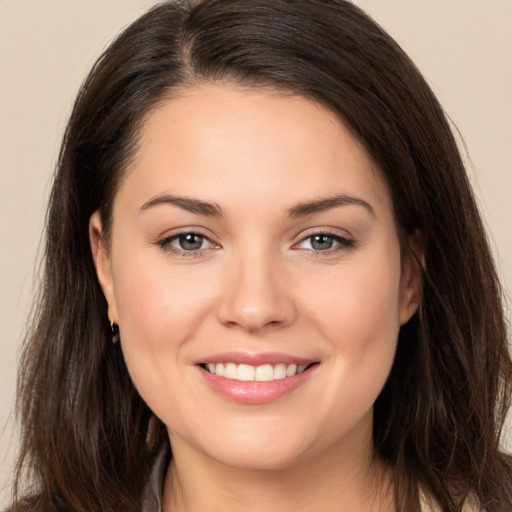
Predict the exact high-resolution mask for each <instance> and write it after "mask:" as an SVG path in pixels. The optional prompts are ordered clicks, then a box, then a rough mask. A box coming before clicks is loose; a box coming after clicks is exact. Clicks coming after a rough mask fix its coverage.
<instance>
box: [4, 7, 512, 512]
mask: <svg viewBox="0 0 512 512" xmlns="http://www.w3.org/2000/svg"><path fill="white" fill-rule="evenodd" d="M47 229H48V240H47V249H46V279H45V282H44V285H43V289H42V292H41V297H40V301H39V309H38V311H37V315H36V318H35V319H34V327H33V330H32V332H31V333H30V336H29V339H28V340H27V345H26V348H25V351H24V354H23V358H22V362H21V366H20V367H21V369H22V370H21V375H20V390H19V391H20V395H19V407H20V413H21V419H22V425H23V428H24V430H23V439H22V451H21V454H20V458H19V462H18V468H19V477H18V482H19V484H18V485H21V481H22V480H21V479H22V476H23V471H22V470H23V468H24V467H25V466H26V465H27V464H28V467H29V469H30V470H31V471H32V472H33V474H34V476H35V483H36V486H35V488H34V489H33V491H32V492H29V491H24V490H22V489H21V488H19V489H18V490H19V493H18V495H19V500H18V502H17V503H15V506H14V510H45V511H46V510H73V511H74V510H77V511H78V510H80V511H81V510H123V511H126V510H146V511H153V510H160V509H161V510H163V511H171V510H172V511H182V510H183V511H189V512H190V511H195V510H246V511H247V510H265V511H272V510H283V509H284V508H285V507H293V508H295V509H296V510H311V509H313V507H314V508H315V510H352V511H359V510H361V511H363V510H364V511H372V510H381V511H396V510H400V511H407V512H409V511H416V510H435V509H436V508H435V507H438V509H440V510H443V511H456V510H462V507H465V510H466V509H468V507H470V508H469V509H474V510H478V509H479V508H481V509H484V510H487V511H499V510H509V509H510V508H511V506H512V489H511V484H510V478H509V476H510V458H509V456H507V455H505V454H503V453H501V452H500V451H499V447H498V443H499V436H500V431H501V428H502V424H503V420H504V417H505V414H506V412H507V410H508V406H509V396H510V379H511V366H510V358H509V355H508V351H507V344H506V329H505V323H504V319H503V312H502V305H501V303H500V291H499V283H498V281H497V278H496V273H495V270H494V267H493V263H492V259H491V256H490V253H489V249H488V246H487V242H486V238H485V234H484V231H483V228H482V224H481V220H480V217H479V214H478V211H477V208H476V206H475V202H474V199H473V196H472V193H471V190H470V187H469V184H468V180H467V177H466V174H465V171H464V167H463V164H462V162H461V159H460V156H459V153H458V150H457V147H456V144H455V141H454V139H453V136H452V134H451V132H450V129H449V126H448V124H447V122H446V120H445V117H444V115H443V112H442V109H441V108H440V106H439V104H438V102H437V101H436V100H435V98H434V97H433V95H432V93H431V91H430V90H429V88H428V86H427V85H426V84H425V82H424V80H423V79H422V77H421V75H420V74H419V73H418V71H417V70H416V69H415V67H414V65H413V64H412V63H411V62H410V60H409V59H408V58H407V57H406V56H405V55H404V54H403V52H402V51H401V50H400V48H399V47H398V46H397V45H396V44H395V43H394V42H393V41H392V40H391V39H390V38H389V36H387V35H386V34H385V33H383V31H382V30H381V29H380V28H379V27H378V26H376V25H375V23H374V22H372V21H371V20H369V19H368V18H367V17H366V16H365V15H364V14H363V13H361V12H360V11H359V10H358V9H357V8H356V7H355V6H353V5H352V4H351V3H349V2H344V1H333V0H315V1H313V2H312V1H296V2H288V1H284V0H277V1H276V0H272V1H270V0H267V1H264V0H256V1H255V0H236V1H232V0H231V1H227V0H209V1H196V2H169V3H164V4H162V5H160V6H158V7H156V8H155V9H153V10H151V11H150V12H149V13H148V14H146V15H145V16H143V17H142V18H141V19H139V20H138V21H137V22H135V23H134V24H133V25H131V26H130V27H128V28H127V29H126V31H125V32H124V33H123V34H122V35H121V36H120V37H119V38H118V39H117V40H116V41H115V42H114V43H113V44H112V45H111V46H110V48H109V49H108V50H107V51H106V52H105V54H104V55H103V56H102V58H101V59H100V60H99V61H98V63H97V64H96V65H95V67H94V69H93V70H92V72H91V74H90V76H89V78H88V79H87V81H86V83H85V84H84V86H83V87H82V90H81V92H80V94H79V96H78V99H77V102H76V104H75V107H74V110H73V113H72V117H71V120H70V123H69V125H68V129H67V131H66V135H65V140H64V144H63V147H62V151H61V155H60V159H59V166H58V172H57V175H56V177H55V182H54V187H53V191H52V196H51V204H50V210H49V217H48V227H47ZM48 376H51V379H50V380H49V379H48ZM24 495H25V496H29V497H28V498H23V496H24Z"/></svg>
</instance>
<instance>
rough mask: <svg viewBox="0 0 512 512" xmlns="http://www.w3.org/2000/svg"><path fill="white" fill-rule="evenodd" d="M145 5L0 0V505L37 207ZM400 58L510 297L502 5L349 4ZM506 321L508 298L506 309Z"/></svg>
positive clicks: (475, 1)
mask: <svg viewBox="0 0 512 512" xmlns="http://www.w3.org/2000/svg"><path fill="white" fill-rule="evenodd" d="M154 3H156V2H155V1H151V0H87V1H86V0H0V291H1V293H0V315H1V317H0V318H1V322H0V508H1V504H2V503H5V502H7V501H8V498H7V496H8V493H7V487H6V485H7V483H5V484H4V482H8V481H9V479H10V477H11V466H12V457H13V452H14V450H15V444H16V435H15V430H14V429H13V427H12V424H13V421H12V404H13V397H14V395H13V392H14V386H15V380H16V357H17V351H18V348H19V345H20V340H21V336H22V332H23V329H24V326H25V319H26V317H27V314H28V311H29V307H30V301H31V297H32V295H33V290H34V275H37V272H36V269H37V267H36V264H35V263H34V262H35V261H36V255H37V253H38V246H39V242H40V233H41V229H42V224H43V216H44V211H45V201H46V197H47V194H48V191H49V181H50V176H51V173H52V169H53V167H54V164H55V161H56V155H57V151H58V147H59V143H60V138H61V135H62V132H63V128H64V124H65V122H66V118H67V116H68V113H69V110H70V106H71V102H72V100H73V97H74V95H75V93H76V91H77V88H78V87H79V84H80V83H81V81H82V79H83V78H84V76H85V74H86V72H87V71H88V69H89V68H90V67H91V65H92V64H93V62H94V60H95V58H96V57H97V56H98V55H99V54H100V52H101V51H102V49H103V48H104V47H105V45H106V44H107V43H108V41H109V40H110V39H111V38H112V36H113V35H114V34H116V33H117V32H118V31H119V30H120V29H121V28H122V27H123V26H125V25H126V24H127V23H128V22H130V21H131V20H133V19H134V18H135V17H136V16H137V15H138V14H139V13H141V12H143V11H144V10H145V9H146V8H147V7H148V6H149V5H152V4H154ZM355 3H356V4H358V5H360V6H361V7H363V8H365V9H366V10H367V11H368V12H369V13H370V14H372V15H373V16H374V17H375V18H376V19H377V20H378V21H379V22H380V24H381V25H382V26H383V27H384V28H385V29H387V30H388V31H389V32H390V33H391V35H393V36H394V37H395V38H396V39H397V41H398V42H399V43H400V44H401V45H402V46H403V47H404V49H405V50H406V51H407V52H408V53H409V54H410V56H411V57H412V58H413V60H414V61H415V62H416V63H417V65H418V66H419V68H420V69H421V70H422V71H423V73H424V75H425V76H426V78H427V80H428V81H429V83H430V84H431V86H432V87H433V89H434V91H435V92H436V93H437V95H438V97H439V98H440V99H441V101H442V103H443V105H444V106H445V109H446V110H447V112H448V113H449V115H450V117H451V119H452V120H453V121H454V122H455V124H456V125H457V126H458V128H459V130H460V132H461V133H462V135H463V137H464V139H465V142H466V144H467V147H468V150H469V154H470V155H471V159H472V167H471V171H470V172H471V176H472V180H473V182H474V185H475V187H476V190H477V194H478V196H479V198H480V199H481V203H482V209H483V213H484V217H485V219H486V222H487V224H488V226H489V229H490V233H491V237H492V239H493V243H494V246H495V249H496V255H497V257H498V259H499V267H500V269H501V272H502V275H503V278H504V281H505V283H506V289H507V291H508V296H509V297H510V295H511V290H512V228H511V225H510V219H511V218H512V99H511V94H512V32H511V31H510V26H511V25H512V0H449V1H448V0H428V1H427V0H423V1H420V0H356V1H355ZM508 305H509V306H508V307H509V318H510V301H509V302H508Z"/></svg>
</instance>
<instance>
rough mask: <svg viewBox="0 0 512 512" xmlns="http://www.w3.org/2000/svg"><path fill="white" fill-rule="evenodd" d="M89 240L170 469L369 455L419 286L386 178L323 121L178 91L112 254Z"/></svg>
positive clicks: (140, 163) (127, 203) (272, 104)
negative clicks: (205, 462) (172, 463)
mask: <svg viewBox="0 0 512 512" xmlns="http://www.w3.org/2000/svg"><path fill="white" fill-rule="evenodd" d="M90 232H91V241H92V247H93V254H94V258H95V263H96V267H97V271H98V276H99V279H100V282H101V285H102V287H103V290H104V292H105V295H106V298H107V300H108V304H109V315H110V318H111V320H113V321H114V322H116V323H118V324H119V326H120V335H121V344H122V350H123V354H124V357H125V359H126V364H127V366H128V370H129V372H130V375H131V377H132V379H133V382H134V384H135V386H136V387H137V389H138V391H139V392H140V394H141V396H142V397H143V399H144V400H145V401H146V403H147V404H148V406H149V407H150V408H151V409H152V410H153V411H154V413H155V414H156V415H157V416H158V417H159V418H160V419H161V420H162V421H163V422H164V423H165V425H167V427H168V431H169V435H170V439H171V443H172V444H173V449H174V452H175V454H176V453H179V450H182V451H187V450H188V452H189V453H194V454H195V455H196V456H199V457H203V456H205V455H206V456H208V457H210V458H213V459H215V460H217V461H219V462H222V463H224V464H228V465H231V466H236V467H246V468H271V467H287V466H289V465H291V464H293V463H295V462H299V461H304V460H308V459H309V458H311V457H325V456H326V454H339V455H341V454H344V457H345V458H346V459H347V460H350V456H349V455H347V454H351V453H356V452H361V449H362V448H363V447H367V446H371V430H372V408H373V404H374V401H375V399H376V398H377V396H378V394H379V392H380V391H381V389H382V387H383V385H384V383H385V381H386V378H387V376H388V374H389V371H390V368H391V365H392V362H393V357H394V354H395V349H396V342H397V336H398V331H399V328H400V324H402V323H404V322H406V321H407V320H408V319H409V318H410V316H411V315H412V314H413V312H414V310H415V307H416V302H417V300H418V293H419V281H418V276H417V274H416V272H415V270H414V266H413V265H412V264H411V262H410V261H408V260H405V261H402V260H401V252H400V246H399V240H398V236H397V231H396V228H395V224H394V219H393V212H392V204H391V200H390V194H389V191H388V189H387V186H386V184H385V182H384V180H383V179H382V177H381V175H380V172H379V171H378V170H377V169H376V168H375V167H374V166H373V165H372V162H371V161H370V159H369V158H368V156H367V155H366V153H365V151H364V150H363V149H362V148H361V146H360V145H359V144H358V143H357V142H356V140H355V139H354V138H353V137H352V136H351V135H350V133H349V132H348V131H347V130H346V129H345V128H344V127H343V125H342V124H341V123H340V122H339V121H338V120H337V119H336V118H335V117H334V116H333V115H332V114H331V113H330V112H329V111H328V110H326V109H324V108H323V107H321V106H319V105H318V104H315V103H313V102H312V101H310V100H308V99H305V98H303V97H300V96H292V95H288V96H286V95H281V94H278V93H277V92H276V93H271V92H261V91H260V92H256V91H254V90H246V89H242V88H236V87H234V86H233V87H229V86H216V85H204V86H203V87H196V88H189V89H184V90H183V91H181V93H180V94H179V95H177V96H175V97H174V98H173V99H170V100H168V101H166V102H164V103H163V104H161V106H159V107H158V108H157V109H156V110H155V111H153V112H152V113H151V114H150V115H149V116H148V117H147V119H146V122H145V124H144V125H143V127H142V130H141V133H140V146H139V149H138V152H137V154H136V157H135V159H134V161H133V162H132V163H131V165H130V166H129V168H128V169H127V171H126V174H125V178H124V179H123V181H122V183H121V186H120V189H119V192H118V194H117V196H116V198H115V202H114V209H113V224H112V233H111V240H110V242H111V244H110V246H109V250H108V252H107V251H106V250H104V249H103V248H102V245H101V244H102V242H101V220H100V218H99V215H98V214H95V215H93V217H92V218H91V226H90ZM214 372H215V373H214ZM222 374H224V376H222Z"/></svg>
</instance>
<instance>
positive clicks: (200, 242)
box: [170, 233, 208, 251]
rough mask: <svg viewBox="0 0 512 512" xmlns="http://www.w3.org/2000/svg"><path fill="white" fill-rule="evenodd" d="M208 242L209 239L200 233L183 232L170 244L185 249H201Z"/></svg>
mask: <svg viewBox="0 0 512 512" xmlns="http://www.w3.org/2000/svg"><path fill="white" fill-rule="evenodd" d="M207 242H208V241H207V239H206V238H205V237H204V236H202V235H199V234H198V233H182V234H181V235H176V236H175V237H173V238H172V239H171V241H170V244H171V245H172V246H173V247H176V248H177V249H181V250H183V251H199V250H201V249H204V245H205V243H207Z"/></svg>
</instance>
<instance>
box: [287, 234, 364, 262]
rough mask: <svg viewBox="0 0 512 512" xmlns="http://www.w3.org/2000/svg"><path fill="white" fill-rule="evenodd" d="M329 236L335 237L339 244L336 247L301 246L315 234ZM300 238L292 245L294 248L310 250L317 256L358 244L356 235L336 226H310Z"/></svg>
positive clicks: (351, 247)
mask: <svg viewBox="0 0 512 512" xmlns="http://www.w3.org/2000/svg"><path fill="white" fill-rule="evenodd" d="M318 235H320V236H327V237H331V238H333V239H334V240H335V241H336V242H337V245H335V247H331V248H329V249H325V250H315V249H308V248H301V247H300V245H301V244H302V243H304V242H305V241H306V240H308V239H311V238H312V237H314V236H318ZM299 237H300V238H299V240H298V241H297V242H295V243H294V244H293V245H292V249H294V250H299V249H302V250H305V251H309V252H310V253H313V254H315V256H321V255H328V254H332V253H333V252H336V251H339V250H350V249H353V248H354V246H355V245H356V240H355V239H354V237H353V236H352V235H351V234H350V233H348V232H347V231H344V233H343V234H342V233H340V230H339V229H336V228H324V227H316V228H310V229H308V230H306V231H304V232H301V233H300V235H299Z"/></svg>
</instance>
